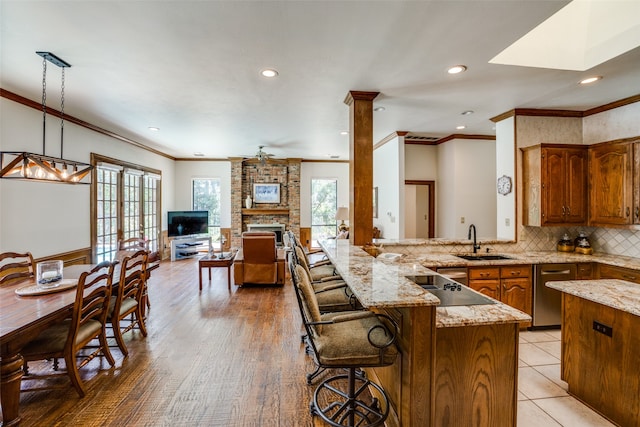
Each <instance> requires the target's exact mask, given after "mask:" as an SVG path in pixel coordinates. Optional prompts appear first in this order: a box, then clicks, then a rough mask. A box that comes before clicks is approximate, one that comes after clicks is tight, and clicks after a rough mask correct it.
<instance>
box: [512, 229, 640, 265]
mask: <svg viewBox="0 0 640 427" xmlns="http://www.w3.org/2000/svg"><path fill="white" fill-rule="evenodd" d="M520 230H521V233H520V237H519V239H518V243H517V244H516V246H517V247H518V251H552V250H555V248H556V243H557V242H558V240H560V238H561V237H562V236H563V235H564V233H567V234H569V237H571V238H572V239H575V238H576V237H577V236H578V233H579V232H581V231H582V232H584V233H586V235H587V236H588V237H589V241H590V242H591V247H593V250H594V251H595V252H600V253H607V254H611V255H624V256H630V257H634V258H640V230H627V229H617V228H602V227H522V228H521V229H520Z"/></svg>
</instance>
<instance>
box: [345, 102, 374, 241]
mask: <svg viewBox="0 0 640 427" xmlns="http://www.w3.org/2000/svg"><path fill="white" fill-rule="evenodd" d="M378 94H379V92H359V91H350V92H349V93H348V94H347V97H346V98H345V100H344V103H345V104H347V105H348V106H349V241H350V242H351V244H352V245H364V244H365V243H369V242H371V240H372V239H373V100H374V99H375V98H376V96H378Z"/></svg>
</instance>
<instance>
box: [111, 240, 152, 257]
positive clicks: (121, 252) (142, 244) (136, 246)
mask: <svg viewBox="0 0 640 427" xmlns="http://www.w3.org/2000/svg"><path fill="white" fill-rule="evenodd" d="M140 250H146V251H148V250H149V247H148V244H147V241H146V240H144V239H142V238H140V237H131V238H129V239H125V240H118V251H117V252H116V258H115V259H116V260H118V261H119V262H122V260H123V259H124V258H125V257H126V256H131V255H133V254H134V253H136V252H138V251H140Z"/></svg>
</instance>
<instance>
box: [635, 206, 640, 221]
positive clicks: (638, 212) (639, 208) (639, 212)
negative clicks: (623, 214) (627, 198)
mask: <svg viewBox="0 0 640 427" xmlns="http://www.w3.org/2000/svg"><path fill="white" fill-rule="evenodd" d="M636 219H640V206H636Z"/></svg>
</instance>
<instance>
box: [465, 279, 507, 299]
mask: <svg viewBox="0 0 640 427" xmlns="http://www.w3.org/2000/svg"><path fill="white" fill-rule="evenodd" d="M469 287H470V288H471V289H473V290H475V291H478V292H480V293H481V294H484V295H486V296H488V297H491V298H493V299H496V300H498V301H500V280H499V279H489V280H470V281H469Z"/></svg>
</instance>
